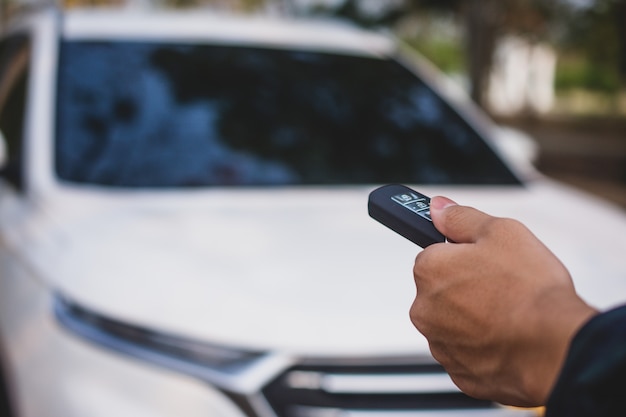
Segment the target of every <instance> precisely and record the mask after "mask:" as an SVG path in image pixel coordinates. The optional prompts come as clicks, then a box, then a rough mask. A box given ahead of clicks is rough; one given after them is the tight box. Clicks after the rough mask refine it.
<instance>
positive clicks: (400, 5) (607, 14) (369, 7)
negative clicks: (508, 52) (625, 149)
mask: <svg viewBox="0 0 626 417" xmlns="http://www.w3.org/2000/svg"><path fill="white" fill-rule="evenodd" d="M0 1H1V2H2V11H3V13H2V15H6V14H8V13H9V12H10V10H11V9H14V8H16V7H17V6H19V5H24V4H25V5H32V4H36V3H46V2H47V3H52V2H55V1H57V2H62V3H63V4H64V5H65V6H66V7H76V6H103V5H115V6H119V5H126V6H130V7H177V8H189V7H202V8H215V9H221V10H223V9H228V10H233V11H236V12H245V13H274V14H283V15H299V16H301V15H309V16H319V17H327V18H339V19H347V20H350V21H352V22H355V23H357V24H359V25H362V26H368V27H384V28H387V29H389V30H392V31H394V32H395V33H396V34H397V35H398V36H399V37H401V38H403V39H404V40H405V41H406V42H407V43H408V44H409V45H411V46H413V47H414V48H415V49H417V50H418V51H419V52H421V53H422V54H423V55H425V56H426V57H427V58H429V59H430V60H431V61H433V62H434V63H435V65H437V66H438V67H439V68H440V69H442V70H443V71H444V72H446V73H448V74H450V75H453V76H454V77H455V78H457V79H458V80H460V81H461V82H462V83H463V84H464V86H465V87H466V88H467V90H468V92H469V93H470V95H471V97H472V98H473V99H474V100H475V101H476V102H477V103H478V104H479V105H481V106H483V107H485V108H486V109H487V110H489V109H488V106H487V105H486V94H487V88H488V85H487V84H488V83H489V77H490V74H491V71H492V69H493V65H494V56H495V53H496V51H497V48H498V45H499V42H500V40H501V39H503V38H505V37H507V36H515V37H517V38H521V39H524V40H525V41H526V42H528V43H529V44H536V43H542V44H547V45H549V46H550V47H551V48H553V49H554V51H555V52H556V56H557V60H556V69H555V71H554V76H553V88H554V89H555V90H554V91H555V93H556V94H555V96H556V100H555V106H554V107H555V110H556V111H559V104H561V106H560V110H561V111H566V112H567V111H578V112H583V113H584V112H585V111H587V112H598V111H601V112H604V113H610V114H613V115H619V116H626V93H625V90H626V87H625V85H626V81H625V80H626V0H384V1H382V0H0ZM584 102H586V103H587V105H586V107H585V105H583V104H579V105H575V104H576V103H584ZM568 105H569V106H570V107H571V108H568Z"/></svg>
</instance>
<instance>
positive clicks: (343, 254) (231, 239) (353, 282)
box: [0, 11, 626, 417]
mask: <svg viewBox="0 0 626 417" xmlns="http://www.w3.org/2000/svg"><path fill="white" fill-rule="evenodd" d="M189 17H190V16H189V15H186V16H183V17H182V18H183V19H184V20H181V21H184V22H187V24H186V25H185V26H183V27H182V28H181V27H180V26H179V25H178V24H179V22H180V21H178V20H175V19H173V18H172V17H171V16H170V15H167V16H166V15H163V16H162V17H159V18H158V19H157V20H153V21H152V23H150V22H147V23H146V22H144V21H143V19H140V16H134V15H132V14H130V15H126V16H124V17H123V19H128V20H129V22H130V21H132V22H133V23H132V24H129V25H124V24H122V23H123V22H122V20H111V15H110V14H108V13H103V14H100V15H97V16H92V17H89V16H88V15H87V14H86V12H83V11H77V12H70V13H68V14H67V15H66V16H64V18H63V19H60V17H59V16H58V15H57V14H56V13H54V12H46V13H43V14H42V15H40V16H39V17H37V18H35V19H34V20H33V21H31V22H30V23H27V24H26V25H25V26H24V27H28V26H29V25H32V26H33V27H34V28H35V29H34V30H35V43H34V44H33V48H34V56H35V61H34V62H33V72H32V77H31V84H30V98H29V101H30V102H32V103H33V104H32V107H31V108H30V110H29V113H28V119H27V131H26V132H25V135H26V137H27V148H26V154H27V155H28V159H27V160H26V172H27V174H28V175H27V178H26V182H27V187H26V188H27V189H28V190H29V193H28V195H27V196H24V195H22V194H20V193H19V192H16V191H15V189H13V188H12V187H11V186H7V185H5V184H3V183H0V234H1V235H2V241H1V245H0V261H1V262H0V330H1V333H0V341H1V342H2V344H3V346H2V349H0V355H1V358H2V359H3V363H7V364H9V366H8V367H7V368H8V369H7V370H6V372H7V373H8V379H9V382H10V383H9V385H10V388H11V389H12V393H13V396H14V401H15V404H16V408H17V409H18V410H17V411H19V415H20V416H22V417H23V416H28V417H41V416H64V417H71V416H84V415H89V416H96V417H97V416H105V415H107V416H111V415H115V416H133V417H137V416H174V415H187V416H196V415H198V416H200V415H204V416H232V417H241V416H242V415H243V413H242V412H241V411H240V409H239V408H238V407H236V406H235V405H234V402H233V401H232V400H231V399H230V398H228V397H227V396H226V395H224V393H223V392H221V391H220V390H219V389H217V388H215V387H214V386H213V385H211V383H212V382H213V381H214V380H219V382H220V384H221V388H226V389H232V390H233V391H236V392H237V393H239V394H245V395H250V396H251V397H252V400H253V402H255V404H256V406H257V407H258V408H260V409H264V407H267V405H264V404H263V401H260V400H259V399H258V398H257V396H258V393H257V391H258V389H259V388H260V387H261V386H262V385H263V384H265V383H266V382H268V379H269V378H272V377H274V376H275V375H276V374H278V373H280V372H281V371H282V370H284V369H286V368H287V367H288V366H290V365H291V364H292V363H296V362H297V361H298V360H299V359H301V358H317V359H319V358H322V359H323V358H328V359H333V360H336V359H337V358H345V359H346V360H354V359H355V358H376V357H384V358H388V359H389V358H392V359H393V358H397V357H407V356H410V357H414V358H417V360H420V361H422V362H424V363H433V360H432V358H431V357H430V354H429V350H428V344H427V342H426V340H425V339H424V338H423V337H422V336H421V335H420V334H419V333H418V332H417V331H416V330H415V329H414V328H413V326H412V324H411V323H410V320H409V317H408V310H409V307H410V304H411V302H412V301H413V297H414V294H415V288H414V284H413V278H412V265H413V259H414V257H415V255H416V254H417V253H418V251H419V250H420V249H419V248H418V247H416V246H415V245H414V244H412V243H411V242H409V241H407V240H405V239H404V238H402V237H400V236H399V235H396V234H395V233H393V232H392V231H390V230H388V229H386V228H385V227H383V226H382V225H380V224H378V223H377V222H375V221H374V220H372V219H370V218H369V217H368V215H367V205H366V203H367V195H368V192H369V191H371V190H372V189H373V188H374V187H375V185H374V184H372V185H371V186H358V187H327V188H323V187H303V188H274V189H263V188H243V189H227V188H214V189H204V190H194V191H179V192H173V191H145V190H126V191H120V190H111V189H106V188H104V187H96V186H94V187H90V186H78V185H70V184H66V183H62V182H59V181H58V180H57V179H55V176H54V174H53V171H54V170H53V149H52V148H53V145H52V144H53V132H54V123H53V114H54V93H55V91H54V89H55V80H56V78H55V77H56V70H55V68H56V64H57V62H56V59H57V58H56V55H57V52H58V51H57V45H56V41H55V39H56V37H57V30H58V25H59V24H61V23H60V22H63V23H62V26H61V27H62V30H63V31H64V33H65V34H66V35H67V36H68V37H70V38H73V39H76V38H82V37H88V38H90V39H98V38H102V39H109V38H112V37H113V38H114V37H116V36H117V37H123V36H127V35H131V34H140V35H141V36H142V37H143V38H144V39H157V38H162V37H163V36H167V37H168V38H172V37H173V38H176V39H200V38H202V39H213V40H217V41H218V42H221V43H224V44H229V43H233V44H237V45H240V44H242V43H245V44H251V45H260V44H263V45H267V44H269V45H273V46H278V45H282V46H284V47H289V46H294V45H298V46H299V47H303V48H311V49H315V50H319V49H322V50H328V51H335V52H340V53H352V54H362V55H369V56H383V55H387V54H389V53H392V52H393V49H394V47H393V43H390V41H389V39H388V38H382V37H378V36H374V35H367V36H364V35H363V34H362V33H361V32H353V31H344V29H335V28H331V26H326V28H327V30H325V31H323V32H321V33H320V31H319V26H316V25H311V26H305V27H304V28H302V27H301V26H300V25H296V24H293V25H292V24H289V25H287V26H282V25H278V24H277V22H270V23H268V22H260V21H258V22H254V21H250V20H247V21H244V22H239V23H236V24H235V23H233V22H231V21H228V20H226V19H225V18H223V17H218V18H213V19H212V20H205V19H204V18H201V17H199V16H195V17H193V18H192V19H191V20H189ZM120 19H122V17H120ZM207 22H210V23H211V24H210V25H209V24H207ZM257 25H259V26H257ZM260 25H263V27H264V28H265V29H266V30H264V31H262V32H259V31H258V29H259V27H260ZM335 30H338V31H337V32H335ZM259 33H263V35H262V36H261V35H258V34H259ZM294 33H297V35H293V34H294ZM339 33H341V35H338V34H339ZM431 78H433V79H431V80H430V81H431V82H433V83H435V84H437V80H436V77H433V76H432V75H431ZM442 90H443V89H442ZM459 106H460V108H462V107H463V105H462V104H459ZM463 113H464V114H466V115H469V117H474V116H471V115H472V114H473V113H474V111H473V110H472V109H471V108H469V109H465V110H463ZM476 117H478V118H479V119H480V120H477V121H475V122H476V123H477V124H478V126H477V128H478V129H482V130H484V131H488V130H489V129H490V126H489V125H488V123H487V122H486V121H485V120H483V119H481V118H480V116H476ZM492 145H493V146H494V148H497V146H496V144H492ZM512 169H516V170H517V171H518V172H519V173H520V176H523V177H525V178H529V181H528V183H527V184H526V185H525V186H524V187H491V186H483V187H471V186H466V187H447V186H446V187H434V186H420V185H419V184H418V185H415V187H416V188H417V189H418V190H419V191H421V192H423V193H424V194H427V195H431V196H434V195H447V196H448V197H451V198H453V199H455V200H456V201H458V202H459V203H461V204H467V205H472V206H475V207H477V208H479V209H481V210H484V211H486V212H488V213H490V214H493V215H497V216H505V217H512V218H516V219H519V220H521V221H522V222H523V223H525V224H526V225H527V226H528V227H529V228H530V229H531V230H533V231H534V232H535V233H536V234H537V235H538V237H539V238H540V239H542V240H543V241H544V242H545V243H546V244H547V246H548V247H550V248H551V249H552V250H553V251H554V252H555V254H556V255H557V256H558V257H559V258H560V259H561V260H562V261H563V263H564V264H565V265H566V267H567V268H568V269H569V270H570V272H571V274H572V276H573V278H574V280H575V284H576V288H577V290H578V291H579V292H580V294H581V296H583V298H585V299H586V300H587V301H588V302H589V303H591V304H592V305H594V306H596V307H598V308H602V309H606V308H610V307H612V306H615V305H617V304H619V303H622V302H623V301H624V299H625V298H626V257H624V256H623V248H624V247H626V215H625V213H624V211H623V210H621V209H619V208H616V207H614V206H611V205H610V204H608V203H605V202H602V201H599V200H597V199H595V198H593V197H590V196H589V195H586V194H583V193H581V192H578V191H575V190H572V189H569V188H566V187H564V186H562V185H560V184H558V183H554V182H551V181H549V180H547V179H545V178H543V177H541V176H540V175H539V174H537V173H536V172H535V171H534V170H533V169H532V168H531V167H530V166H527V165H524V164H522V165H521V167H513V168H512ZM55 295H62V296H64V297H67V298H68V299H70V300H72V301H73V302H75V303H77V304H80V305H82V306H87V307H88V308H89V309H90V310H93V311H94V312H97V313H99V314H102V315H103V316H105V317H108V318H112V319H117V320H120V321H123V322H126V323H129V324H132V325H136V326H142V327H145V328H147V329H154V330H156V331H160V332H164V333H168V334H172V335H178V336H181V337H185V338H190V339H193V340H198V341H206V342H210V343H215V344H219V345H222V346H225V347H232V348H236V349H244V350H245V349H251V350H255V351H267V352H270V354H268V355H267V358H265V359H264V360H263V361H260V362H259V364H258V366H257V367H258V369H256V370H254V369H253V370H252V371H250V372H249V374H248V375H247V378H246V379H245V380H241V379H235V378H233V379H228V378H226V377H222V376H219V375H218V376H216V375H215V374H214V373H212V371H211V370H204V371H197V369H196V368H194V369H189V372H187V375H184V373H185V372H182V373H181V372H177V371H175V370H171V369H165V368H167V366H166V367H159V366H155V365H153V364H146V363H144V362H140V361H137V360H135V358H133V357H132V355H130V356H128V355H126V356H125V355H120V354H118V353H113V352H112V351H110V350H109V349H107V347H105V346H97V345H94V344H91V343H87V342H85V341H83V340H82V339H80V338H79V337H77V336H76V335H74V334H72V333H71V332H70V331H69V330H68V329H66V328H63V327H62V325H61V324H60V323H59V322H58V321H57V320H56V319H55V316H54V314H53V310H54V307H55V304H54V303H55ZM173 367H174V368H175V366H173ZM170 368H171V367H170ZM196 371H197V372H196ZM203 372H204V373H203ZM190 375H191V376H190ZM444 376H445V374H444ZM59 381H61V382H60V383H59ZM328 381H335V382H336V381H337V380H333V379H332V378H331V379H328ZM448 383H449V381H447V380H444V382H443V384H444V385H446V384H448ZM446 386H448V385H446ZM345 413H346V414H345V415H361V414H359V413H357V412H356V411H355V410H349V411H345ZM479 413H480V415H481V416H483V415H494V416H495V415H497V416H508V415H514V416H520V415H532V413H531V412H523V411H511V410H505V409H499V408H497V409H492V410H491V411H489V412H488V411H484V410H483V411H480V412H479ZM492 413H493V414H492ZM263 415H270V416H271V415H272V414H271V412H269V413H268V412H265V414H263ZM369 415H371V416H378V415H380V413H378V414H377V413H372V414H369ZM386 415H391V414H389V413H387V414H386ZM398 415H402V416H404V415H409V414H402V413H399V414H398ZM410 415H411V416H420V415H421V416H427V415H428V416H432V415H436V416H439V417H441V416H458V415H473V414H472V412H471V411H469V410H460V411H458V412H457V411H448V412H441V413H436V414H435V413H429V412H424V413H411V414H410Z"/></svg>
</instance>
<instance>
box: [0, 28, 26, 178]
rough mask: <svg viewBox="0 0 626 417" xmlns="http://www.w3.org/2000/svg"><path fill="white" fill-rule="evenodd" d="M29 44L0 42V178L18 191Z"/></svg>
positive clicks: (13, 39)
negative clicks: (0, 157) (0, 158)
mask: <svg viewBox="0 0 626 417" xmlns="http://www.w3.org/2000/svg"><path fill="white" fill-rule="evenodd" d="M29 59H30V40H29V37H28V36H27V35H25V34H20V35H13V36H10V37H8V38H6V39H4V40H2V41H0V131H1V132H2V136H3V137H4V141H5V144H4V145H5V161H4V165H3V166H2V169H1V170H0V175H1V176H2V177H3V178H5V179H6V180H7V181H9V182H10V183H12V184H13V185H14V186H16V187H17V188H18V189H21V188H22V187H23V183H24V174H23V155H22V150H23V141H24V119H25V112H26V97H27V90H28V69H29Z"/></svg>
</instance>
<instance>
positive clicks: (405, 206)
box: [367, 184, 446, 248]
mask: <svg viewBox="0 0 626 417" xmlns="http://www.w3.org/2000/svg"><path fill="white" fill-rule="evenodd" d="M367 211H368V213H369V215H370V216H371V217H372V218H373V219H375V220H377V221H379V222H380V223H382V224H384V225H385V226H387V227H388V228H390V229H391V230H393V231H394V232H396V233H398V234H400V235H401V236H404V237H405V238H407V239H409V240H410V241H411V242H413V243H415V244H417V245H419V246H421V247H422V248H425V247H427V246H429V245H432V244H433V243H441V242H445V241H446V238H445V236H444V235H442V234H441V233H440V232H439V231H438V230H437V229H436V228H435V225H434V224H433V221H432V219H431V218H430V198H429V197H426V196H425V195H423V194H420V193H418V192H417V191H415V190H412V189H410V188H409V187H406V186H404V185H400V184H389V185H383V186H382V187H379V188H377V189H375V190H374V191H372V192H371V193H370V195H369V199H368V202H367Z"/></svg>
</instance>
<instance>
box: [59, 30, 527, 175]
mask: <svg viewBox="0 0 626 417" xmlns="http://www.w3.org/2000/svg"><path fill="white" fill-rule="evenodd" d="M57 105H58V114H57V119H56V138H57V139H56V161H55V162H56V171H57V174H58V176H59V177H60V178H61V179H63V180H65V181H69V182H77V183H91V184H100V185H110V186H121V187H189V186H237V185H242V186H251V185H297V184H311V185H313V184H322V185H324V184H372V183H387V182H403V183H422V184H516V183H518V180H517V179H516V178H515V177H514V175H513V174H512V173H511V172H510V171H509V170H508V169H507V167H506V166H505V165H504V164H503V163H502V162H501V161H500V160H499V159H498V158H497V157H496V155H495V154H494V153H493V152H492V151H491V150H490V149H489V147H488V146H486V144H485V143H484V142H483V140H482V139H481V138H480V137H479V136H478V134H477V133H476V132H475V131H474V130H472V129H471V128H470V127H469V126H468V125H467V123H465V121H464V120H462V119H461V118H460V117H459V116H458V115H457V114H456V113H455V112H454V111H452V110H451V109H450V108H449V107H448V106H447V105H446V104H445V103H444V102H443V101H442V100H441V98H439V97H438V96H437V95H435V94H434V93H433V91H432V90H431V89H430V88H428V87H427V86H426V85H425V84H424V83H423V82H422V81H421V80H420V79H418V78H416V76H415V75H414V74H413V73H411V72H410V71H408V70H407V69H406V68H404V67H402V66H401V65H399V64H398V63H396V62H393V61H389V60H383V59H376V58H366V57H359V56H349V55H347V56H346V55H339V54H328V53H315V52H303V51H291V50H274V49H263V48H253V47H231V46H206V45H176V44H157V43H128V42H77V41H71V42H64V43H63V44H62V46H61V56H60V68H59V82H58V100H57Z"/></svg>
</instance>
